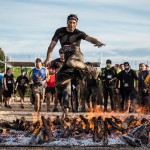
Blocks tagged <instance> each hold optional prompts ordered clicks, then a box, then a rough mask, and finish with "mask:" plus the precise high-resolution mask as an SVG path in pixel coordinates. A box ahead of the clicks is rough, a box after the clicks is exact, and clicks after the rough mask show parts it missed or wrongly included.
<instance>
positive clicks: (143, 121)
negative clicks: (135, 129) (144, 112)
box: [141, 118, 149, 124]
mask: <svg viewBox="0 0 150 150" xmlns="http://www.w3.org/2000/svg"><path fill="white" fill-rule="evenodd" d="M144 123H149V121H148V120H147V119H146V118H143V119H142V120H141V124H144Z"/></svg>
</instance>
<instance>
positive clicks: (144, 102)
mask: <svg viewBox="0 0 150 150" xmlns="http://www.w3.org/2000/svg"><path fill="white" fill-rule="evenodd" d="M139 70H140V72H139V74H138V90H139V93H140V104H141V106H142V110H141V111H142V112H143V113H146V110H147V109H148V107H147V106H148V101H149V93H148V88H147V87H146V86H145V84H144V80H145V79H146V77H147V76H148V74H149V71H148V70H146V65H145V64H144V63H141V64H140V65H139Z"/></svg>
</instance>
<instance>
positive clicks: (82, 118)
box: [80, 115, 90, 134]
mask: <svg viewBox="0 0 150 150" xmlns="http://www.w3.org/2000/svg"><path fill="white" fill-rule="evenodd" d="M80 118H81V120H82V121H83V122H84V123H85V126H86V127H85V133H86V134H88V133H89V131H90V124H89V121H88V119H86V118H85V117H84V116H83V115H80Z"/></svg>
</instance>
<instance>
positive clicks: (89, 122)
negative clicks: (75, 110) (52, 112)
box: [0, 115, 150, 147]
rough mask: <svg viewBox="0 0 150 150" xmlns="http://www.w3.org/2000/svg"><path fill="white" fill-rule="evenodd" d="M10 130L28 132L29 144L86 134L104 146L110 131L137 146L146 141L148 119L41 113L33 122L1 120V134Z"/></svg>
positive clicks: (106, 143) (21, 119)
mask: <svg viewBox="0 0 150 150" xmlns="http://www.w3.org/2000/svg"><path fill="white" fill-rule="evenodd" d="M10 130H17V131H23V132H24V133H25V134H26V135H31V137H32V138H31V140H30V142H29V143H28V144H29V145H33V144H43V143H49V142H53V141H57V140H59V139H61V138H63V139H69V138H75V139H78V140H82V139H84V138H86V136H87V137H92V139H93V142H95V143H98V142H102V143H103V145H104V146H107V145H108V138H110V137H111V136H112V135H113V136H116V137H117V138H118V137H119V139H120V140H122V141H124V142H125V143H126V144H128V145H130V146H134V147H139V146H142V145H148V144H149V130H150V122H149V120H147V119H146V118H143V119H137V118H135V117H134V116H133V115H131V116H128V117H127V118H125V119H124V120H121V119H119V118H117V117H114V116H111V117H102V116H99V117H95V116H94V117H91V118H90V119H89V117H87V116H83V115H80V116H79V117H72V118H71V117H69V118H63V119H62V118H60V117H59V116H56V117H55V118H53V119H51V118H50V117H47V118H46V117H44V116H41V120H39V121H36V122H31V121H27V120H26V118H25V117H21V118H20V119H18V118H17V119H16V120H14V121H13V122H9V121H4V120H1V121H0V134H4V131H7V132H9V131H10Z"/></svg>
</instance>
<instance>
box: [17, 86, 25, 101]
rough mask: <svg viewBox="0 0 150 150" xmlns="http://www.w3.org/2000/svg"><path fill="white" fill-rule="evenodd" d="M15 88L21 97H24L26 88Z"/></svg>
mask: <svg viewBox="0 0 150 150" xmlns="http://www.w3.org/2000/svg"><path fill="white" fill-rule="evenodd" d="M17 90H18V93H19V95H20V97H21V99H24V95H25V92H26V89H25V88H18V89H17Z"/></svg>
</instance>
